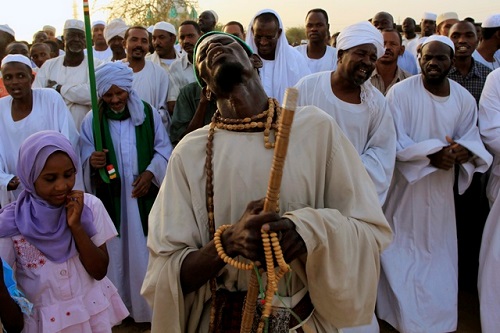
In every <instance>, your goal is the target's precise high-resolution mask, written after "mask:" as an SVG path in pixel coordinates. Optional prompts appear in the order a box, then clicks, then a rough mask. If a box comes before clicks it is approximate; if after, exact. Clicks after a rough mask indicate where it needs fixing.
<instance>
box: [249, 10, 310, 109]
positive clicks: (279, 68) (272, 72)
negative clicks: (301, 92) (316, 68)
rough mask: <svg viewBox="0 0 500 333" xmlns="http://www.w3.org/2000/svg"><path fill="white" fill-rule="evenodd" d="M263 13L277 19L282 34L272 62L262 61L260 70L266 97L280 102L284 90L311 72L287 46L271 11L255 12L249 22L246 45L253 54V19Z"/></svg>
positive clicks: (279, 19) (286, 41)
mask: <svg viewBox="0 0 500 333" xmlns="http://www.w3.org/2000/svg"><path fill="white" fill-rule="evenodd" d="M264 13H272V14H274V15H275V16H276V17H277V19H278V22H279V27H280V28H281V29H282V32H281V35H280V37H279V39H278V42H277V44H276V51H275V53H274V54H275V57H274V60H264V59H262V60H263V61H262V63H263V64H262V65H263V67H262V68H261V69H260V71H261V81H262V85H263V86H264V90H265V91H266V93H267V95H268V96H270V97H274V98H276V99H277V100H278V101H280V102H282V101H283V96H284V95H285V90H286V88H289V87H293V86H294V85H295V84H297V82H299V80H300V79H301V78H303V77H304V76H306V75H308V74H311V71H310V70H309V67H308V66H307V63H306V60H305V59H304V57H303V56H302V55H301V54H300V53H299V52H298V51H297V50H295V48H293V47H292V46H290V45H289V44H288V40H287V39H286V35H285V28H284V27H283V22H282V21H281V18H280V16H279V15H278V13H276V12H275V11H274V10H272V9H263V10H261V11H259V12H257V14H255V16H254V17H252V19H251V20H250V24H249V25H248V30H247V37H246V43H247V44H248V45H250V47H251V48H252V50H253V51H254V53H257V54H258V50H257V45H256V44H255V41H254V34H253V31H252V26H253V22H254V20H255V18H256V17H257V16H259V15H261V14H264Z"/></svg>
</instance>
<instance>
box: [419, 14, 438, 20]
mask: <svg viewBox="0 0 500 333" xmlns="http://www.w3.org/2000/svg"><path fill="white" fill-rule="evenodd" d="M436 19H437V14H434V13H429V12H424V14H422V20H427V21H436Z"/></svg>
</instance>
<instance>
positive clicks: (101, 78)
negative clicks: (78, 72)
mask: <svg viewBox="0 0 500 333" xmlns="http://www.w3.org/2000/svg"><path fill="white" fill-rule="evenodd" d="M133 80H134V73H133V72H132V69H131V68H130V67H128V65H127V64H126V63H124V62H123V61H115V62H107V63H104V64H102V65H100V66H99V67H97V68H96V70H95V81H96V85H97V94H98V95H99V97H102V96H103V95H104V94H105V93H106V92H108V90H109V89H110V88H111V86H112V85H115V86H117V87H118V88H120V89H123V90H125V91H126V92H128V101H127V106H128V111H129V112H130V118H131V119H132V124H134V126H139V125H141V124H142V123H143V122H144V119H145V114H144V104H143V103H142V100H141V99H140V97H139V95H138V94H137V92H136V91H135V90H134V89H133V88H132V81H133Z"/></svg>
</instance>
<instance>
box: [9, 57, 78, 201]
mask: <svg viewBox="0 0 500 333" xmlns="http://www.w3.org/2000/svg"><path fill="white" fill-rule="evenodd" d="M23 66H25V67H23ZM24 69H26V73H24V72H23V70H24ZM2 71H3V72H4V73H5V74H4V82H5V86H6V88H7V90H8V92H9V93H10V95H9V96H6V97H4V98H1V99H0V110H2V112H0V142H1V143H0V146H1V147H0V205H1V206H2V207H5V205H7V204H8V203H10V202H13V201H15V199H16V198H17V196H18V195H19V193H20V192H21V190H22V189H23V185H22V184H21V183H20V182H19V180H18V179H17V176H16V173H17V171H16V170H17V159H18V153H19V147H20V146H21V144H22V143H23V142H24V140H25V139H26V138H27V137H28V136H30V135H31V134H33V133H36V132H39V131H42V130H55V131H58V132H60V133H62V134H63V135H64V136H66V137H67V138H68V139H69V140H70V142H71V144H72V145H73V147H74V148H75V151H76V152H77V153H78V152H79V146H78V139H79V136H78V131H77V130H76V127H75V123H74V121H73V118H72V117H71V113H69V110H68V108H67V107H66V104H64V101H63V99H62V98H61V96H60V95H59V94H58V93H57V92H55V91H54V90H52V89H31V83H32V81H33V76H32V70H31V62H30V60H29V59H28V58H27V57H25V56H22V55H18V54H16V55H7V56H6V57H5V58H4V59H3V61H2ZM23 73H24V75H23V78H22V79H18V80H17V83H16V84H15V85H13V84H12V83H11V80H12V77H13V76H14V75H18V76H19V75H22V74H23ZM21 81H22V82H21ZM30 104H31V109H26V108H25V106H27V107H28V108H29V105H30ZM81 174H82V173H81V167H77V183H76V185H75V186H78V188H79V189H82V188H83V183H82V176H81Z"/></svg>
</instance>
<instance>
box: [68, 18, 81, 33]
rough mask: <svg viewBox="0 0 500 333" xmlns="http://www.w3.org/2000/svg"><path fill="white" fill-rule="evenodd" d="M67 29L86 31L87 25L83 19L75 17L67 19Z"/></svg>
mask: <svg viewBox="0 0 500 333" xmlns="http://www.w3.org/2000/svg"><path fill="white" fill-rule="evenodd" d="M67 29H77V30H81V31H85V25H84V24H83V21H80V20H75V19H71V20H66V22H64V30H67Z"/></svg>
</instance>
